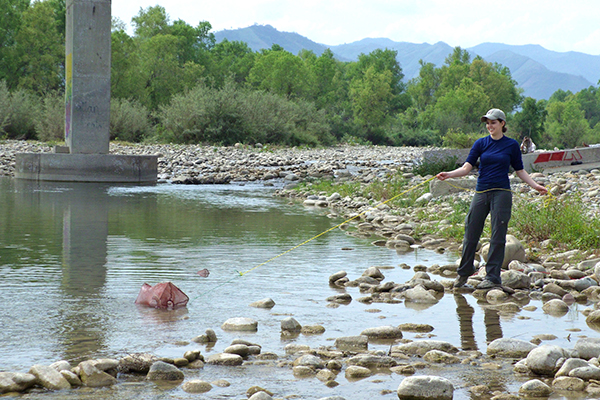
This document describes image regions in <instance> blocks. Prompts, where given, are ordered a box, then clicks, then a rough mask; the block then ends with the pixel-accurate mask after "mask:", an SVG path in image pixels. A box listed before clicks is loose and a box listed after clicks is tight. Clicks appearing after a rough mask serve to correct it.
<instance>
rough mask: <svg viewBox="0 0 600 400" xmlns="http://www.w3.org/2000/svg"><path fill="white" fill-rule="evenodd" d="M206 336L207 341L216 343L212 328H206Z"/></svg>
mask: <svg viewBox="0 0 600 400" xmlns="http://www.w3.org/2000/svg"><path fill="white" fill-rule="evenodd" d="M205 332H206V333H205V334H206V337H207V338H208V343H216V342H217V334H216V333H215V331H214V330H212V329H207V330H206V331H205Z"/></svg>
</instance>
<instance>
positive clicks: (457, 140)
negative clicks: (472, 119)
mask: <svg viewBox="0 0 600 400" xmlns="http://www.w3.org/2000/svg"><path fill="white" fill-rule="evenodd" d="M480 137H482V135H481V134H479V133H464V132H463V131H461V130H459V129H457V130H454V129H451V130H449V131H448V132H446V134H445V135H444V138H443V141H442V145H443V146H444V147H450V148H452V149H469V148H471V146H473V143H475V141H476V140H477V139H479V138H480Z"/></svg>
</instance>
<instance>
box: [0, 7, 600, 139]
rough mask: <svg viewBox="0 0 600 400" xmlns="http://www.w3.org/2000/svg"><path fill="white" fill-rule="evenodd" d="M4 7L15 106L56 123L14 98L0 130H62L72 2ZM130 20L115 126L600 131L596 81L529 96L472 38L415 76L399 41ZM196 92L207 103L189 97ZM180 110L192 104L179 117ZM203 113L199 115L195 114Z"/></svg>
mask: <svg viewBox="0 0 600 400" xmlns="http://www.w3.org/2000/svg"><path fill="white" fill-rule="evenodd" d="M0 10H2V12H1V13H0V81H3V82H5V87H6V89H7V90H8V91H9V92H10V94H9V95H8V96H9V97H12V96H16V97H17V98H21V97H23V96H30V97H28V99H27V100H26V102H25V104H21V105H19V106H18V107H16V108H23V107H24V108H27V107H29V106H28V104H33V103H32V102H37V104H39V106H40V107H41V108H39V109H30V114H31V115H29V117H30V118H29V121H30V122H31V121H38V120H37V119H35V118H33V115H34V114H36V113H38V112H39V113H41V114H42V115H46V117H44V118H45V119H46V120H47V121H45V122H47V123H48V124H50V123H52V125H53V126H54V128H50V127H49V126H43V122H40V121H43V120H39V121H38V123H37V125H36V124H35V123H33V124H29V127H27V128H26V127H25V126H27V124H26V123H25V121H26V120H27V117H26V116H25V115H24V114H23V113H21V114H19V112H17V111H15V110H13V111H10V112H9V109H8V107H4V108H3V109H1V110H0V114H1V115H0V129H1V128H2V126H3V125H2V124H5V126H4V128H5V129H8V130H10V134H9V135H10V136H11V137H35V136H36V135H39V137H54V136H57V135H58V131H59V129H58V125H57V122H56V120H57V119H58V118H59V117H58V113H59V112H60V114H61V115H62V114H63V113H62V111H60V109H59V108H60V104H59V103H56V105H55V106H52V104H55V103H53V101H52V96H54V93H55V92H56V91H63V90H64V80H65V76H64V74H65V54H64V53H65V51H64V50H65V45H64V41H65V10H66V7H65V0H36V1H33V2H32V1H31V0H0ZM131 25H132V27H133V34H131V35H130V34H129V33H128V30H127V26H126V24H124V23H123V22H121V21H118V20H113V25H112V32H111V51H112V54H111V62H112V69H111V95H112V99H113V100H115V101H117V102H116V103H115V104H117V105H118V106H113V107H117V109H118V110H119V111H115V112H116V113H119V112H121V113H122V114H123V115H130V116H131V118H133V120H132V121H130V124H129V125H127V123H126V121H125V119H121V120H120V121H119V122H118V123H117V122H114V123H113V131H111V136H112V137H115V136H116V135H118V136H119V137H120V138H121V137H122V136H123V135H125V136H127V137H129V138H130V139H131V140H143V138H146V139H147V138H148V137H149V136H150V137H152V138H153V139H154V140H176V141H184V142H193V141H201V142H211V143H232V142H237V141H239V142H245V143H255V142H259V141H260V142H265V143H280V144H296V143H298V144H311V145H316V144H326V143H333V142H335V141H344V142H347V143H364V144H383V145H409V146H428V145H435V146H438V145H442V144H443V145H445V146H452V147H454V146H458V147H468V143H470V142H471V140H472V138H473V137H475V136H477V135H479V134H480V133H483V134H486V132H485V129H484V127H483V126H482V124H481V122H480V121H479V117H480V116H481V115H483V114H484V113H485V112H486V111H487V109H489V108H491V107H497V108H501V109H503V110H504V111H505V113H506V114H507V116H508V119H509V121H508V122H509V126H510V128H511V129H512V130H513V131H514V132H515V133H516V136H518V138H521V137H523V136H525V135H527V136H530V137H531V138H532V139H533V140H534V142H535V143H536V144H537V145H538V147H539V148H544V147H546V148H549V147H554V146H556V147H561V148H562V147H573V146H579V145H583V144H584V143H586V144H590V143H596V142H599V141H600V124H599V122H600V91H598V88H597V87H593V86H592V87H590V88H588V89H584V90H582V91H580V92H579V93H575V94H573V93H571V92H570V91H564V90H558V91H556V93H554V94H553V95H552V97H551V98H550V99H549V101H545V100H539V101H537V100H535V99H532V98H527V99H523V98H522V95H521V92H522V91H521V90H520V89H519V88H518V87H517V82H516V81H515V80H514V79H513V78H512V76H511V73H510V71H509V70H508V68H506V67H504V66H502V65H500V64H497V63H490V62H487V61H485V60H483V59H482V58H480V57H475V58H472V57H471V55H470V54H469V52H467V51H466V50H464V49H462V48H460V47H456V48H454V49H453V50H452V52H451V53H450V54H449V55H448V57H447V58H446V60H445V62H444V64H443V65H442V66H440V67H436V66H435V65H433V64H431V63H426V62H424V61H423V60H421V61H420V65H421V68H420V71H419V75H418V77H417V78H415V79H412V80H410V81H408V82H406V81H405V80H404V74H403V71H402V66H401V65H400V63H399V62H398V59H397V57H398V53H397V51H395V50H391V49H375V50H373V51H371V52H370V53H368V54H360V55H359V57H358V60H357V61H354V62H342V61H339V60H336V59H335V58H334V54H333V52H332V51H331V50H329V49H327V50H325V51H323V53H322V54H320V55H317V54H315V53H313V52H312V51H308V50H302V51H300V52H299V54H297V55H294V54H292V53H290V52H288V51H285V50H284V49H283V48H282V47H281V46H279V45H273V46H272V47H271V48H270V49H266V50H261V51H258V52H255V51H253V50H252V49H251V48H250V46H249V45H248V44H246V43H242V42H235V41H232V42H229V41H227V40H224V41H222V42H220V43H216V41H215V36H214V34H213V33H212V32H211V30H212V26H211V25H210V23H209V22H207V21H201V22H199V23H198V25H196V26H192V25H189V24H188V23H186V22H185V21H183V20H176V21H172V20H171V19H170V17H169V15H168V14H167V11H166V9H165V8H164V7H161V6H158V5H157V6H152V7H147V8H140V10H139V12H138V14H137V15H136V16H134V17H133V18H132V21H131ZM198 87H203V89H202V90H200V89H197V88H198ZM1 89H2V88H1V87H0V92H1ZM24 93H27V95H25V94H24ZM31 96H33V97H31ZM194 96H195V97H197V98H198V99H199V100H202V103H201V104H197V105H194V104H191V100H190V99H191V98H192V97H194ZM211 96H214V97H211ZM47 97H48V98H47ZM5 98H7V97H6V95H5ZM186 98H188V100H185V99H186ZM34 99H36V100H35V101H34ZM11 104H12V102H11ZM13 108H14V107H13ZM51 110H55V111H51ZM177 110H179V111H181V112H183V113H184V114H182V115H180V116H176V115H174V113H176V112H178V111H177ZM192 110H194V113H192V114H191V115H194V118H192V119H191V120H190V121H185V119H186V118H187V114H185V112H187V111H192ZM49 112H56V113H57V114H56V115H53V116H52V117H50V116H49V115H48V113H49ZM10 113H12V114H15V117H11V121H12V122H11V123H10V126H9V125H6V124H7V123H8V122H7V121H8V120H7V115H9V114H10ZM128 113H130V114H128ZM145 114H150V115H152V116H153V117H152V118H143V115H145ZM17 115H21V116H20V117H17ZM115 115H117V114H115ZM134 116H135V117H134ZM159 117H160V118H159ZM14 118H17V120H14ZM161 118H162V119H161ZM148 123H149V124H151V126H150V127H148V126H147V125H146V124H148ZM115 124H117V125H118V126H119V128H114V126H115ZM134 125H135V127H134ZM179 126H181V127H183V126H186V128H182V129H183V130H182V129H180V128H179ZM114 129H117V131H119V132H120V133H118V134H117V133H115V131H114ZM142 132H144V133H142ZM184 132H185V133H184ZM462 132H465V133H462ZM442 140H443V142H442Z"/></svg>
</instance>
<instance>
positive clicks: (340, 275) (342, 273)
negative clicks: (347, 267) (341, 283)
mask: <svg viewBox="0 0 600 400" xmlns="http://www.w3.org/2000/svg"><path fill="white" fill-rule="evenodd" d="M347 275H348V274H347V273H346V271H339V272H336V273H335V274H333V275H331V276H330V277H329V283H330V284H333V283H335V282H336V281H337V280H339V279H342V278H345V277H346V276H347Z"/></svg>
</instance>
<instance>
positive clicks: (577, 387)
mask: <svg viewBox="0 0 600 400" xmlns="http://www.w3.org/2000/svg"><path fill="white" fill-rule="evenodd" d="M586 386H587V384H586V383H585V381H584V380H583V379H579V378H572V377H569V376H560V377H558V378H555V379H554V380H553V381H552V388H553V389H554V390H564V391H569V392H583V391H584V390H585V387H586Z"/></svg>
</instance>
